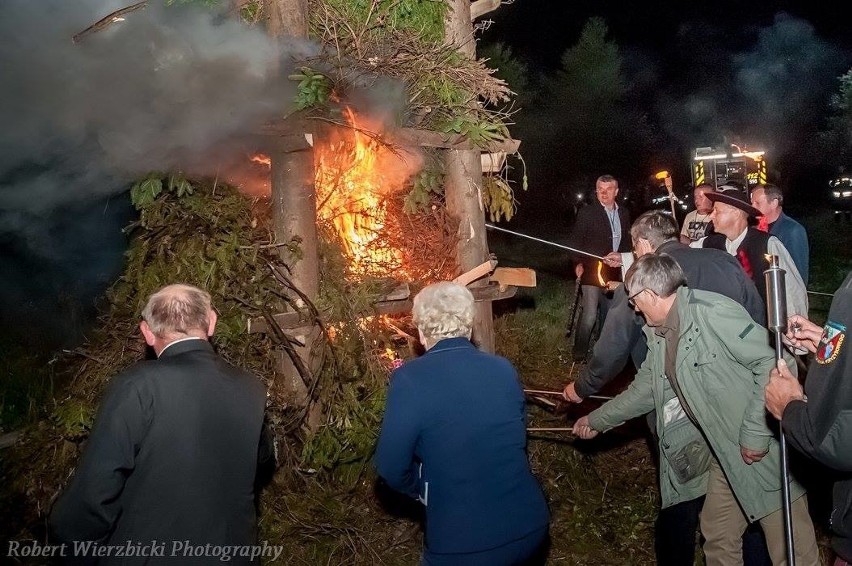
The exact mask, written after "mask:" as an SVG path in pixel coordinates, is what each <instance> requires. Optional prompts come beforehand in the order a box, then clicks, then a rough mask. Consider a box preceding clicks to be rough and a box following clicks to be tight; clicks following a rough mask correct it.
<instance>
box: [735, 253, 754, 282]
mask: <svg viewBox="0 0 852 566" xmlns="http://www.w3.org/2000/svg"><path fill="white" fill-rule="evenodd" d="M737 260H739V262H740V265H742V266H743V271H745V272H746V275H748V276H749V279H754V271H753V270H752V269H751V262H750V261H749V260H748V256H747V255H746V253H745V250H743V249H739V250H737Z"/></svg>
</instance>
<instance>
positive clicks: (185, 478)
mask: <svg viewBox="0 0 852 566" xmlns="http://www.w3.org/2000/svg"><path fill="white" fill-rule="evenodd" d="M142 316H143V320H142V322H141V323H140V325H139V326H140V329H141V331H142V335H143V336H144V337H145V341H146V342H147V343H148V345H149V346H152V347H153V349H154V352H155V353H156V355H157V359H156V360H151V361H143V362H140V363H138V364H136V365H134V366H132V367H130V368H129V369H127V370H125V371H124V372H122V373H121V374H119V375H118V376H117V377H115V378H114V379H113V380H112V382H111V383H110V385H109V388H108V390H107V392H106V395H105V396H104V399H103V401H102V402H101V407H100V411H99V413H98V416H97V418H96V419H95V425H94V428H93V429H92V433H91V435H90V437H89V441H88V443H87V444H86V449H85V452H84V453H83V455H82V457H81V460H80V463H79V466H78V467H77V471H76V473H75V474H74V477H73V478H72V480H71V483H70V484H69V485H68V487H67V489H66V490H65V492H64V493H63V494H62V496H61V497H60V499H59V500H58V501H57V503H56V505H55V506H54V508H53V511H52V513H51V517H50V526H51V528H52V531H53V533H54V535H55V536H56V538H58V539H59V540H60V541H63V542H68V543H70V542H72V541H78V544H76V545H75V546H74V548H75V549H80V552H81V553H82V554H83V556H78V557H77V558H82V559H85V558H91V556H87V555H86V553H87V552H89V550H91V549H95V550H96V549H97V548H98V546H97V545H95V546H92V545H89V546H86V545H83V544H79V543H83V542H85V541H93V542H97V543H99V544H100V545H101V546H113V545H121V546H125V545H126V546H128V547H133V548H135V547H136V546H139V547H140V548H145V549H146V550H148V549H150V552H149V553H148V554H149V556H137V557H135V558H126V557H119V556H115V555H110V556H106V557H101V558H100V559H99V562H98V563H99V564H116V563H121V564H136V563H140V564H141V563H147V561H148V560H150V559H151V556H150V555H153V556H155V557H159V556H162V557H166V556H170V557H172V559H173V560H176V561H178V562H185V561H186V560H187V559H186V558H185V556H186V554H185V553H182V549H184V551H185V550H186V549H189V550H190V551H192V550H193V549H197V548H199V547H204V548H207V547H224V546H231V547H233V546H246V545H251V544H254V543H255V541H256V536H255V527H256V524H255V523H256V521H255V500H254V495H255V493H254V490H255V476H256V471H257V466H258V452H259V447H260V439H261V430H262V428H263V414H264V407H265V404H266V390H265V387H264V385H263V383H261V381H260V380H258V379H257V378H256V377H254V376H252V375H251V374H249V373H247V372H245V371H243V370H240V369H237V368H235V367H233V366H231V365H229V364H228V363H226V362H225V361H224V360H223V359H222V358H220V357H219V356H218V355H217V354H216V353H215V352H214V351H213V347H212V346H211V345H210V342H209V341H208V339H209V337H210V336H212V335H213V331H214V330H215V328H216V320H217V318H216V313H215V312H214V311H213V308H212V306H211V304H210V295H209V294H208V293H206V292H205V291H202V290H201V289H198V288H197V287H192V286H189V285H169V286H167V287H164V288H162V289H160V290H159V291H157V292H156V293H154V294H153V295H151V297H150V298H149V300H148V303H147V305H146V306H145V309H144V310H143V313H142ZM87 549H88V550H87ZM233 559H234V560H235V561H236V562H237V563H243V562H248V561H249V559H248V558H240V557H234V558H233ZM192 563H193V564H195V563H199V564H204V563H210V564H219V563H220V556H218V555H213V554H211V555H210V556H202V557H197V556H196V557H195V558H193V562H192Z"/></svg>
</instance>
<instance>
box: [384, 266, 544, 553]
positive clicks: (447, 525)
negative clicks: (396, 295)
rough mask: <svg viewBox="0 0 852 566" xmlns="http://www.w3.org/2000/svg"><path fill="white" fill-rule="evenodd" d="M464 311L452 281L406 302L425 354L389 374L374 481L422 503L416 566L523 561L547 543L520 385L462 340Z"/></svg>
mask: <svg viewBox="0 0 852 566" xmlns="http://www.w3.org/2000/svg"><path fill="white" fill-rule="evenodd" d="M473 312H474V299H473V295H471V293H470V291H468V290H467V288H466V287H463V286H462V285H458V284H456V283H450V282H441V283H435V284H433V285H429V286H428V287H426V288H425V289H423V290H422V291H421V292H420V293H418V294H417V296H416V297H415V298H414V308H413V311H412V314H413V318H414V324H415V325H416V326H417V328H418V330H419V331H420V341H421V342H422V343H423V345H424V346H425V347H426V353H425V354H424V355H423V356H421V357H420V358H417V359H414V360H411V361H409V362H407V363H405V364H404V365H402V366H401V367H400V368H398V369H397V370H396V371H394V373H393V375H392V377H391V383H390V388H389V390H388V399H387V407H386V409H385V417H384V422H383V423H382V431H381V435H380V437H379V442H378V446H377V448H376V458H375V463H376V469H377V471H378V473H379V475H380V476H381V477H382V478H384V480H385V481H386V482H387V484H388V485H389V486H390V487H391V488H393V489H395V490H397V491H400V492H402V493H405V494H408V495H410V496H411V497H414V498H417V499H419V500H420V501H421V502H422V503H423V505H425V507H426V535H425V539H426V547H425V549H424V552H423V560H422V564H423V565H429V566H438V565H441V566H444V565H465V566H468V565H479V564H482V565H488V566H500V565H513V564H524V563H525V562H527V561H528V560H530V559H531V558H532V557H533V556H534V555H537V554H538V551H539V550H540V549H541V548H542V545H543V544H544V542H545V540H546V539H547V531H548V524H549V520H550V518H549V512H548V509H547V503H546V502H545V500H544V495H543V494H542V491H541V488H540V486H539V484H538V481H537V480H536V478H535V477H534V476H533V474H532V472H531V471H530V466H529V460H528V458H527V453H526V411H525V405H524V393H523V389H522V386H521V384H520V382H519V379H518V374H517V372H516V371H515V369H514V368H513V367H512V365H511V364H510V363H509V361H508V360H506V359H505V358H501V357H499V356H495V355H492V354H487V353H485V352H481V351H479V350H477V349H476V347H475V346H474V345H473V344H472V343H471V341H470V336H471V329H472V327H473Z"/></svg>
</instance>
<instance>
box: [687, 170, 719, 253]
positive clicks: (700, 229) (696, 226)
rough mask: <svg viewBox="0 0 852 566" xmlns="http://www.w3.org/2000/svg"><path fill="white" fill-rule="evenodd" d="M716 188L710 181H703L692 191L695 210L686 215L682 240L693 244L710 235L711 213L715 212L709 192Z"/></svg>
mask: <svg viewBox="0 0 852 566" xmlns="http://www.w3.org/2000/svg"><path fill="white" fill-rule="evenodd" d="M715 190H716V189H715V187H713V185H711V184H710V183H701V184H700V185H698V186H697V187H695V189H693V191H692V199H693V201H694V202H695V210H693V211H692V212H690V213H689V214H687V215H686V218H684V220H683V228H681V231H680V241H681V242H683V243H684V244H687V245H689V244H691V243H692V242H694V241H695V240H700V239H701V238H703V237H704V236H707V235H708V230H709V229H710V213H711V212H713V202H712V201H711V200H710V199H708V198H707V193H712V192H714V191H715Z"/></svg>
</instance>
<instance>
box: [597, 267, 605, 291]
mask: <svg viewBox="0 0 852 566" xmlns="http://www.w3.org/2000/svg"><path fill="white" fill-rule="evenodd" d="M603 265H604V264H603V262H602V261H599V262H598V281H600V284H601V287H606V280H605V279H604V276H603Z"/></svg>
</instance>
